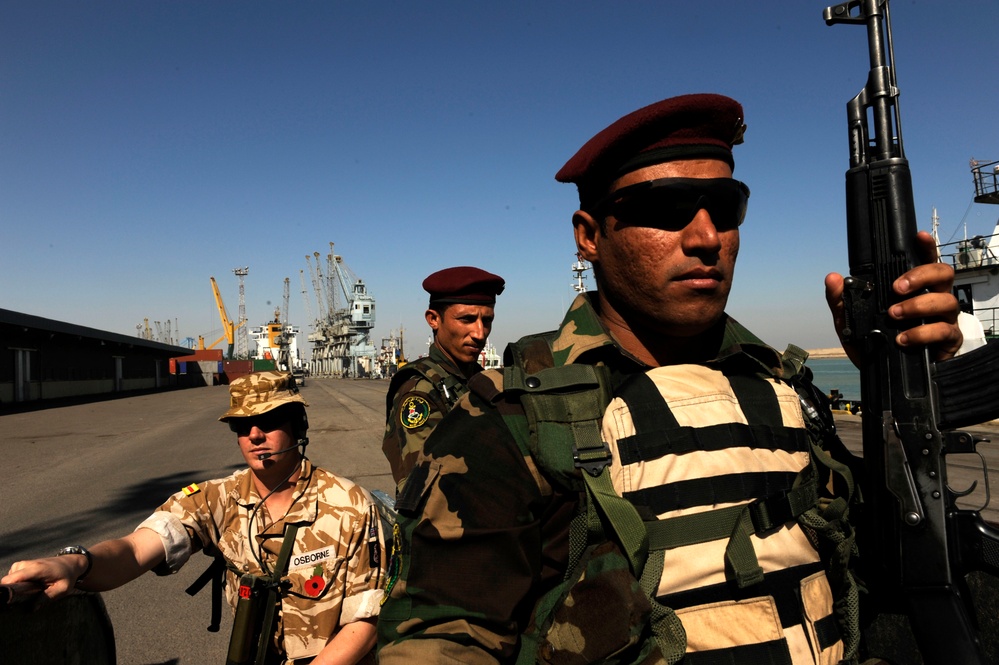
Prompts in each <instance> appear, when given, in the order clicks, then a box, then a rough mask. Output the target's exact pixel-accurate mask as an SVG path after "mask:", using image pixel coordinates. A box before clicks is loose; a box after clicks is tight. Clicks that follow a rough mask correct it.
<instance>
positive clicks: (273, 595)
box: [254, 524, 298, 665]
mask: <svg viewBox="0 0 999 665" xmlns="http://www.w3.org/2000/svg"><path fill="white" fill-rule="evenodd" d="M297 534H298V525H297V524H289V525H288V526H286V527H285V530H284V540H283V541H282V542H281V552H280V553H279V554H278V558H277V561H276V562H275V563H274V569H273V570H272V571H271V574H270V575H269V576H268V577H267V578H266V581H267V601H266V603H267V604H266V606H265V607H264V621H263V623H262V624H261V626H260V637H259V639H258V640H257V658H256V660H255V661H254V663H255V665H264V661H265V660H266V658H267V643H268V642H269V641H270V639H271V637H272V636H273V634H274V613H275V612H276V611H277V604H278V600H279V599H280V592H279V590H278V583H279V582H280V581H281V577H282V576H284V573H285V571H286V570H287V569H288V559H290V558H291V548H292V547H293V546H294V545H295V536H296V535H297Z"/></svg>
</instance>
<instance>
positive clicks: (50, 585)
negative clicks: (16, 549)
mask: <svg viewBox="0 0 999 665" xmlns="http://www.w3.org/2000/svg"><path fill="white" fill-rule="evenodd" d="M90 554H91V556H92V557H93V565H92V567H91V569H90V571H89V572H88V573H87V575H86V577H85V578H84V579H83V580H80V582H79V584H77V580H78V579H79V577H80V575H82V574H83V573H84V571H85V570H86V568H87V558H86V557H85V556H84V555H82V554H68V555H66V556H56V557H49V558H46V559H34V560H31V561H17V562H15V563H14V564H13V565H12V566H11V567H10V572H9V573H8V574H7V575H6V576H4V577H3V579H0V583H2V584H14V583H18V582H26V583H34V584H38V585H41V586H43V587H44V593H45V595H46V596H48V597H49V598H59V597H61V596H65V595H66V594H68V593H69V592H70V591H72V590H73V589H74V588H80V589H83V590H85V591H107V590H108V589H114V588H116V587H119V586H121V585H123V584H126V583H128V582H131V581H132V580H134V579H135V578H136V577H138V576H139V575H141V574H142V573H144V572H146V571H147V570H150V569H152V568H153V567H155V566H156V565H157V564H158V563H160V562H161V561H163V559H164V557H165V556H166V553H165V552H164V550H163V542H162V541H161V540H160V537H159V535H157V534H156V532H154V531H150V530H149V529H139V530H138V531H134V532H133V533H130V534H128V535H127V536H125V537H124V538H116V539H114V540H105V541H103V542H101V543H98V544H96V545H94V546H93V547H92V548H90Z"/></svg>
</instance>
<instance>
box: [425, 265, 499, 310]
mask: <svg viewBox="0 0 999 665" xmlns="http://www.w3.org/2000/svg"><path fill="white" fill-rule="evenodd" d="M505 286H506V282H505V281H504V280H503V278H502V277H500V276H499V275H494V274H492V273H491V272H486V271H485V270H482V269H481V268H474V267H472V266H457V267H454V268H445V269H444V270H438V271H437V272H435V273H434V274H432V275H430V276H429V277H427V278H426V279H425V280H423V290H424V291H426V292H427V293H429V294H430V302H431V304H433V303H442V304H453V303H457V304H462V305H494V304H496V296H498V295H499V294H501V293H503V289H504V288H505Z"/></svg>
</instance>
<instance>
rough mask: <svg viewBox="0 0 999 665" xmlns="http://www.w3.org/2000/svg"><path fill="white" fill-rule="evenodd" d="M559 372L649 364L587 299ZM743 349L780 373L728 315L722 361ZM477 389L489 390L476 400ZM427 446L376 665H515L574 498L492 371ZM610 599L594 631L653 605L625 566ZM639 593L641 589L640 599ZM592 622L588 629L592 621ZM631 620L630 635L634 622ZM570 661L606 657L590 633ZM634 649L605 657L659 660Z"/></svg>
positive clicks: (596, 605)
mask: <svg viewBox="0 0 999 665" xmlns="http://www.w3.org/2000/svg"><path fill="white" fill-rule="evenodd" d="M553 354H554V357H555V365H556V366H559V365H567V364H573V363H586V364H603V365H605V366H607V367H608V368H609V369H610V372H611V380H612V384H613V385H614V386H615V387H616V386H619V385H620V384H621V383H623V382H624V381H625V380H626V379H627V378H628V377H629V376H631V375H633V374H635V373H638V372H645V371H647V370H648V369H649V368H648V367H646V366H644V365H642V364H641V363H639V362H638V361H636V360H635V359H634V358H632V357H630V356H629V355H628V354H626V352H625V351H624V350H623V349H621V348H620V347H619V346H618V345H617V344H616V342H615V341H614V340H613V339H612V338H611V337H610V335H609V334H608V333H607V332H606V330H605V329H604V327H603V326H602V324H601V323H600V321H599V319H598V317H597V314H596V312H595V310H594V309H593V307H592V305H591V304H590V301H589V296H588V295H581V296H579V297H578V298H577V299H576V301H575V302H574V303H573V304H572V306H571V307H570V310H569V312H568V313H567V314H566V316H565V319H564V320H563V322H562V324H561V326H560V327H559V330H558V334H557V337H556V339H555V342H554V344H553ZM733 354H744V355H746V356H747V357H748V359H750V361H751V363H753V364H755V365H756V366H757V367H759V366H760V365H761V364H762V365H764V366H767V365H769V366H770V367H779V366H780V354H778V353H777V352H776V351H774V350H773V349H771V348H769V347H767V346H765V345H764V344H763V343H762V342H760V340H758V339H757V338H756V337H755V336H753V335H752V334H751V333H749V332H748V331H747V330H745V329H744V328H743V327H742V326H740V325H739V324H738V323H736V322H735V321H734V320H732V319H727V320H726V322H725V326H724V331H723V335H722V336H721V339H720V343H719V347H718V355H719V356H723V355H724V356H729V355H733ZM483 381H491V382H492V383H493V384H494V388H493V390H492V395H493V396H492V397H491V399H489V400H486V399H483V398H482V396H481V395H482V394H487V393H488V389H487V390H483V389H481V386H480V384H481V383H482V382H483ZM470 387H471V388H472V389H473V390H472V392H470V393H469V394H468V395H466V396H465V397H464V398H463V399H462V400H461V401H460V402H459V403H458V404H457V405H456V406H455V408H454V409H453V410H452V411H451V415H450V416H449V417H448V418H447V419H446V420H444V421H443V422H442V423H441V424H440V426H439V427H438V428H437V430H436V433H435V435H434V437H433V439H432V440H431V441H430V442H428V444H427V447H426V449H425V451H424V456H423V458H421V460H420V461H419V464H418V466H417V467H416V469H415V470H414V472H413V473H412V475H411V476H410V478H409V481H408V483H407V486H406V489H405V491H404V492H403V493H402V494H401V495H400V497H399V502H398V504H397V508H398V509H399V513H400V516H399V522H398V527H399V528H398V529H397V530H398V531H399V533H400V535H401V542H400V547H399V554H398V555H396V554H393V557H394V558H393V562H392V566H391V569H392V570H393V574H392V577H391V578H390V581H389V586H388V588H387V590H386V591H387V594H388V596H387V598H386V600H385V603H384V605H383V607H382V611H381V613H380V615H379V620H378V642H379V662H380V663H383V664H385V665H396V664H402V663H410V662H462V663H495V662H512V660H513V659H514V658H515V657H516V656H517V654H518V648H519V639H520V635H521V634H522V633H526V632H530V631H532V630H533V628H534V626H533V619H534V616H533V612H534V610H535V604H536V602H537V600H538V599H539V598H540V597H542V596H543V595H544V594H545V592H547V591H548V590H550V589H552V588H553V587H554V586H556V585H557V584H559V583H560V582H561V580H562V579H563V578H564V576H565V574H566V571H567V567H568V555H569V542H568V541H569V528H570V521H571V519H572V518H573V516H574V515H575V514H576V513H577V508H578V501H579V499H578V494H577V493H576V492H574V491H572V490H571V489H569V488H566V487H563V486H560V485H559V484H558V483H556V482H555V481H553V480H552V479H551V478H550V477H549V476H547V475H546V474H545V473H544V472H542V471H541V470H539V469H538V467H537V465H536V464H535V461H534V459H533V458H532V457H531V455H530V454H529V453H528V452H527V451H524V450H523V448H521V447H520V446H519V445H518V443H517V441H516V439H515V437H514V435H513V434H512V433H511V430H510V428H509V426H508V424H507V422H505V420H509V419H511V418H522V417H523V414H524V412H523V407H522V406H521V405H520V404H518V403H516V402H515V401H513V400H512V399H510V398H509V397H507V396H506V395H505V394H504V393H502V392H501V391H500V389H501V388H502V374H501V373H499V372H493V371H486V372H483V373H482V374H481V375H479V376H477V377H475V378H474V379H472V381H470ZM624 573H625V575H623V576H622V577H621V578H620V583H619V585H618V586H619V587H620V589H619V590H617V591H619V592H616V593H613V594H605V593H601V594H595V595H599V597H598V598H594V599H593V601H592V602H591V603H589V604H590V605H591V606H592V607H591V608H590V610H589V614H591V615H592V616H591V617H590V619H591V621H592V622H593V624H600V625H601V627H600V631H599V632H601V633H602V636H610V638H609V639H614V640H616V639H619V638H621V639H624V640H627V639H628V637H627V636H628V635H631V636H632V639H633V638H634V636H635V635H637V634H641V635H642V636H643V637H641V638H640V639H644V640H645V641H646V642H648V640H651V637H650V635H649V631H648V630H647V629H645V628H643V627H642V625H641V624H643V623H647V622H648V621H649V614H650V608H649V604H648V602H647V601H646V602H644V605H643V598H642V597H641V591H640V590H637V585H636V584H635V581H634V578H633V577H630V573H628V572H627V571H624ZM636 592H637V595H636ZM591 625H592V624H591ZM636 626H637V628H636ZM578 633H579V634H578V637H579V639H578V644H579V653H577V654H576V655H575V657H574V656H573V655H572V654H563V653H560V654H558V658H557V662H566V663H577V662H578V663H585V662H599V659H598V658H591V657H590V656H589V655H588V654H590V653H592V652H594V651H596V652H602V653H607V654H609V653H612V651H610V650H603V651H601V649H603V647H601V646H599V645H593V644H591V642H592V641H594V636H593V635H592V633H591V632H590V631H588V630H586V629H581V630H580V631H578ZM641 647H642V645H641V644H637V645H636V644H632V645H631V647H628V648H625V649H623V650H619V651H617V652H616V653H614V654H613V660H612V661H608V662H615V663H621V664H625V663H650V662H665V661H664V660H663V658H662V655H661V654H660V653H659V651H658V649H652V650H651V653H650V651H649V649H648V648H645V649H644V651H643V649H642V648H641Z"/></svg>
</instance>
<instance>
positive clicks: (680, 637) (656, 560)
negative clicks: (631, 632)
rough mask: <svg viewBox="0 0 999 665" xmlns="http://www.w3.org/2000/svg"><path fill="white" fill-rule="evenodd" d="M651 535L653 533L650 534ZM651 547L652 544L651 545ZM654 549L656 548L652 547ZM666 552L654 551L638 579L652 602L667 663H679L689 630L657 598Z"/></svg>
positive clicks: (654, 627)
mask: <svg viewBox="0 0 999 665" xmlns="http://www.w3.org/2000/svg"><path fill="white" fill-rule="evenodd" d="M650 537H651V534H650ZM650 547H651V545H650ZM652 549H653V550H654V549H655V548H652ZM665 559H666V556H665V552H663V551H653V552H652V555H651V556H650V557H649V560H648V562H646V564H645V568H644V569H643V570H642V576H641V578H640V579H639V580H638V583H639V585H640V586H641V587H642V591H644V592H645V595H646V596H648V597H649V601H650V602H651V603H652V617H651V624H652V634H653V635H654V636H655V638H656V642H657V643H658V644H659V650H660V651H661V652H662V654H663V658H665V659H666V662H667V663H670V664H671V665H672V663H678V662H680V660H682V659H683V656H684V652H685V651H686V649H685V646H686V644H687V632H686V631H685V630H684V628H683V624H682V623H681V622H680V618H679V617H678V616H677V615H676V612H674V611H673V609H672V608H670V607H667V606H665V605H663V604H662V603H660V602H659V601H657V600H656V596H658V595H659V580H661V579H662V576H663V566H664V565H665Z"/></svg>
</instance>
